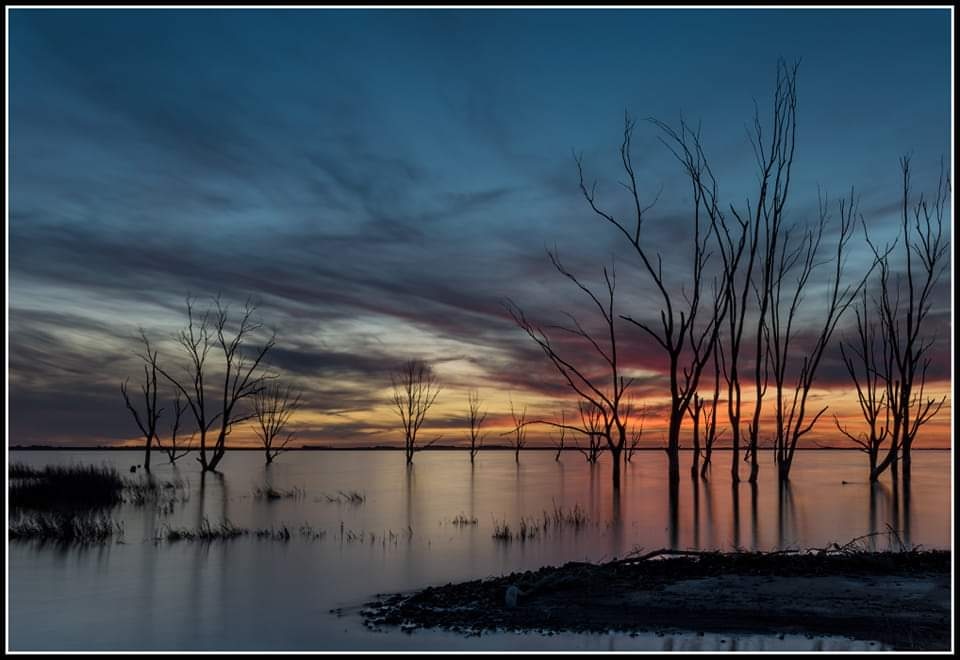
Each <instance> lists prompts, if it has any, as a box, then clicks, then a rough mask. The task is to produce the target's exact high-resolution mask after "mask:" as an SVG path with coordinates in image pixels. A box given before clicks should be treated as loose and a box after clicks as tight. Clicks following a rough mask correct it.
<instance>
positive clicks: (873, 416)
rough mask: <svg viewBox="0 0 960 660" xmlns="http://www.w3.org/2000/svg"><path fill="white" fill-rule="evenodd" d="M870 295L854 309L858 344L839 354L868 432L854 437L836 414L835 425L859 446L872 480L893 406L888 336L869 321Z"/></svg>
mask: <svg viewBox="0 0 960 660" xmlns="http://www.w3.org/2000/svg"><path fill="white" fill-rule="evenodd" d="M867 310H868V305H867V292H866V289H864V291H863V295H862V298H861V303H860V306H859V307H858V308H857V309H855V312H856V316H857V321H856V331H857V339H856V341H849V342H841V344H840V355H841V357H842V359H843V364H844V366H846V368H847V373H848V374H850V378H851V379H852V380H853V384H854V387H855V388H856V390H857V403H858V404H859V406H860V413H861V415H862V416H863V419H864V421H865V422H866V425H867V431H866V432H865V433H864V432H861V433H857V434H854V433H853V432H851V431H850V430H849V429H848V427H847V426H844V425H842V424H840V420H839V418H837V416H836V415H834V417H833V420H834V424H836V426H837V430H839V431H840V432H841V433H842V434H843V435H845V436H846V437H847V438H849V439H850V440H851V441H853V442H854V443H856V444H857V445H859V447H860V449H861V451H863V452H864V453H866V454H867V457H868V460H869V462H870V481H876V480H877V477H878V476H879V474H880V473H879V472H877V464H878V462H879V457H880V450H881V448H882V447H883V444H884V443H885V442H886V440H887V439H888V437H889V436H890V407H889V406H888V405H887V386H886V383H887V382H888V378H889V374H890V366H891V364H890V362H889V358H890V357H891V354H890V350H889V348H890V347H889V345H887V343H886V342H885V341H884V337H885V335H883V334H882V333H880V332H879V331H878V326H879V324H878V323H876V322H871V321H868V319H867V316H866V314H867Z"/></svg>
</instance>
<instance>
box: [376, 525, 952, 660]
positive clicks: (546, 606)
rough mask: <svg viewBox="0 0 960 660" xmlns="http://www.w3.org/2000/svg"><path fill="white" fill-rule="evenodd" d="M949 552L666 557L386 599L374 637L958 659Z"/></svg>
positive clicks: (664, 553)
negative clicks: (681, 642)
mask: <svg viewBox="0 0 960 660" xmlns="http://www.w3.org/2000/svg"><path fill="white" fill-rule="evenodd" d="M950 563H951V555H950V551H945V550H932V551H919V550H911V551H899V552H893V551H891V552H869V551H864V550H862V549H860V548H855V549H851V547H850V544H848V545H847V546H843V547H840V546H837V545H834V546H831V548H829V549H821V550H813V551H806V552H802V553H800V552H784V551H781V552H771V553H759V552H730V553H722V552H692V551H691V552H684V551H673V550H660V551H656V552H653V553H648V554H647V555H644V556H642V557H634V558H627V559H621V560H615V561H611V562H607V563H604V564H591V563H583V562H570V563H567V564H564V565H562V566H556V567H555V566H546V567H543V568H540V569H538V570H534V571H525V572H518V573H512V574H509V575H505V576H501V577H492V578H486V579H483V580H471V581H467V582H461V583H450V584H446V585H443V586H436V587H427V588H425V589H421V590H419V591H416V592H413V593H404V594H390V595H380V594H378V596H377V600H375V601H371V602H368V603H366V604H365V606H364V608H363V609H362V610H361V615H362V616H363V619H364V624H365V625H366V626H367V627H368V628H370V629H372V630H378V629H380V628H381V627H392V626H399V627H400V628H401V629H402V630H404V631H407V632H412V631H413V630H416V629H418V628H440V629H445V630H448V631H452V632H459V633H461V634H465V635H479V634H481V633H483V632H492V631H495V630H510V631H519V632H541V633H546V634H550V633H557V632H608V631H610V630H617V631H621V632H624V633H634V632H635V633H640V632H656V633H680V632H693V633H698V634H703V633H723V634H775V635H786V634H806V635H830V636H844V637H849V638H853V639H858V640H865V641H876V642H880V643H882V644H888V645H890V646H892V647H893V648H894V649H895V650H926V651H937V650H949V648H950V642H951V629H950V607H951V603H952V595H951V566H950Z"/></svg>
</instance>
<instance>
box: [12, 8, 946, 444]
mask: <svg viewBox="0 0 960 660" xmlns="http://www.w3.org/2000/svg"><path fill="white" fill-rule="evenodd" d="M8 21H9V22H8V28H9V42H8V63H9V79H8V85H9V90H8V92H9V93H8V108H7V111H8V121H9V151H8V165H9V167H8V186H9V201H8V204H9V208H8V232H9V243H8V246H9V248H8V249H9V261H8V269H9V270H8V275H9V279H8V282H9V284H8V286H9V298H8V300H9V302H8V305H9V308H8V311H9V328H8V333H9V334H8V339H9V369H8V385H9V410H10V416H9V432H10V434H9V438H8V442H9V443H10V444H11V445H12V444H56V445H70V444H74V445H90V444H104V445H107V444H130V443H133V442H136V441H137V428H136V426H135V424H134V422H133V419H132V418H131V417H130V415H129V413H128V412H127V411H126V409H125V408H124V405H123V400H122V398H121V395H120V390H119V384H120V383H121V382H122V381H123V380H124V379H126V378H131V379H136V378H137V376H138V375H139V370H140V366H139V364H138V362H137V358H136V356H135V351H136V350H137V345H136V336H137V333H138V328H141V327H142V328H143V329H144V331H145V332H146V333H147V334H148V336H150V337H151V339H152V340H153V341H154V343H155V345H156V346H157V347H158V349H159V350H160V355H161V360H162V361H163V364H165V365H168V366H170V368H171V369H174V370H176V369H179V365H181V364H182V356H181V354H180V353H178V351H177V347H176V345H175V344H174V343H173V342H172V337H173V334H174V333H175V332H176V331H177V330H178V329H179V328H180V327H182V325H183V323H184V320H185V315H184V310H185V304H184V301H185V298H186V296H187V295H192V296H194V297H196V298H197V300H198V303H197V304H198V305H200V306H201V307H202V306H204V305H205V304H206V301H208V300H209V299H210V297H211V296H214V295H216V294H217V293H220V294H221V295H222V296H223V298H224V299H225V300H227V301H232V302H233V304H234V309H237V308H238V306H239V305H241V304H242V302H243V301H244V300H245V299H247V298H248V297H252V298H253V299H254V300H256V302H257V303H258V314H259V316H260V318H262V320H263V322H264V324H265V326H267V327H270V328H273V329H275V330H276V332H277V345H276V347H275V349H274V350H272V351H271V352H270V353H269V354H268V359H267V361H268V366H269V369H270V370H271V373H273V374H274V375H276V376H278V377H279V378H280V379H282V380H283V381H284V382H289V383H291V384H293V385H294V386H296V387H297V388H299V389H301V390H302V391H303V400H304V405H303V407H302V409H301V410H300V411H298V413H297V415H296V416H295V417H294V419H293V426H294V427H295V428H296V430H297V437H298V442H302V443H303V444H324V445H341V446H346V445H370V444H391V443H397V442H398V441H400V439H401V435H400V430H399V426H398V423H397V422H398V419H397V418H396V415H395V414H394V413H393V411H392V410H391V408H390V399H389V397H390V373H391V371H392V370H393V369H395V368H396V367H397V366H398V364H399V363H401V362H402V361H404V360H406V359H411V358H417V359H424V360H426V361H428V362H429V363H430V364H431V365H432V366H433V368H434V369H435V371H436V373H437V375H438V378H439V380H440V382H441V383H442V387H443V389H442V391H441V393H440V396H439V398H438V400H437V404H436V407H435V409H434V411H433V413H432V414H431V416H430V418H429V419H428V423H427V425H426V426H427V427H429V428H427V429H426V430H425V433H428V434H430V435H429V437H431V438H432V437H433V436H434V435H436V434H440V435H442V437H443V441H444V442H450V443H458V442H462V441H463V440H464V438H465V431H464V428H463V427H464V426H465V416H466V408H467V393H468V391H469V390H470V389H473V388H476V389H478V390H479V392H480V394H481V397H482V398H483V399H484V401H485V404H486V407H487V408H488V410H489V418H488V419H489V422H488V426H489V427H490V433H489V436H488V440H487V442H491V443H492V442H499V443H507V442H509V438H508V437H506V436H500V435H499V434H500V433H502V432H504V431H505V430H507V429H509V427H510V422H509V404H510V402H511V401H512V402H513V403H514V404H515V405H516V406H517V407H518V408H520V407H522V406H524V405H527V406H528V407H529V412H528V418H534V417H536V418H556V417H557V416H558V415H559V413H560V411H561V410H566V411H567V414H568V415H571V414H573V411H575V410H576V404H575V402H574V399H573V398H572V397H571V394H570V392H569V391H568V390H567V389H566V388H565V387H564V385H563V382H562V381H561V380H560V379H559V377H558V375H557V374H556V373H555V372H554V371H552V368H551V367H550V365H549V364H548V363H547V362H546V361H545V360H544V359H543V356H542V354H541V353H540V352H539V350H538V349H537V347H536V346H535V345H533V344H532V343H531V342H530V340H529V338H527V337H526V336H525V335H524V334H523V332H522V331H521V330H520V329H518V328H517V326H516V325H515V324H514V323H513V322H512V321H511V319H510V317H509V315H508V314H507V313H506V311H505V309H504V301H505V300H507V299H509V300H512V301H514V302H515V303H516V304H517V305H519V306H521V307H522V308H523V309H524V310H525V312H526V313H527V314H528V315H529V316H530V317H531V318H534V319H536V320H537V321H539V322H543V323H550V322H557V321H559V320H562V319H563V316H562V315H563V314H564V313H565V312H570V313H576V314H578V315H582V316H581V318H584V319H589V318H590V316H589V314H590V308H589V307H588V306H587V305H586V304H585V303H586V300H585V298H584V297H583V296H582V295H579V292H578V291H577V290H576V289H575V288H572V286H571V283H570V282H569V281H566V280H564V278H563V277H561V276H560V275H559V274H558V273H557V272H556V271H554V270H553V267H552V266H551V264H550V261H549V259H548V257H547V254H546V249H548V248H549V249H555V250H556V251H557V253H558V254H559V255H560V258H561V259H562V260H563V263H564V264H565V265H566V266H567V267H568V268H569V269H571V270H572V271H574V272H575V273H577V274H578V275H579V276H580V277H582V278H583V279H584V281H586V282H590V283H596V282H597V281H598V278H599V276H600V272H601V271H600V269H601V268H602V266H603V265H604V264H605V263H610V261H611V260H613V261H614V262H615V263H616V264H617V274H618V292H622V297H621V298H620V299H619V301H618V304H619V305H620V307H621V309H623V310H624V313H626V314H632V315H635V316H638V317H644V315H646V317H648V318H649V317H653V318H655V317H656V313H657V310H658V308H657V307H656V305H655V299H653V298H652V297H651V295H650V294H651V290H650V284H649V280H646V279H644V276H643V273H642V272H641V271H640V270H638V269H637V263H636V261H637V260H636V256H635V255H632V254H631V253H630V251H629V250H627V249H626V248H627V245H626V244H625V242H624V241H623V239H622V237H619V236H618V235H617V234H616V232H615V231H614V230H613V228H612V227H610V226H609V225H605V224H603V223H602V222H601V221H600V220H598V218H597V217H596V216H594V215H593V214H592V213H591V212H590V209H589V207H588V206H587V204H586V203H585V201H584V199H583V197H582V196H581V195H580V192H579V189H578V179H577V170H576V165H575V162H574V158H573V153H574V152H576V153H579V154H582V157H583V161H584V164H585V168H586V171H587V172H588V177H590V179H594V178H595V179H596V180H597V182H598V189H597V190H598V194H599V199H601V200H602V202H603V203H605V204H607V205H608V208H611V209H613V210H615V211H620V210H626V209H627V208H628V202H629V200H628V199H627V198H626V197H625V195H624V191H623V190H622V189H621V188H620V187H619V186H618V184H617V182H618V181H619V180H620V179H621V175H622V172H621V171H620V170H619V169H618V167H619V160H618V159H619V154H618V149H619V146H620V140H621V137H622V131H623V117H624V112H625V111H629V112H630V113H631V115H633V116H635V117H637V118H640V119H643V118H647V117H655V118H658V119H661V120H663V121H665V122H668V123H670V124H673V125H676V124H677V122H678V121H679V120H680V118H681V117H683V118H684V120H686V121H688V122H691V123H693V124H697V123H699V125H700V127H701V130H702V135H703V141H704V145H705V149H706V152H707V155H708V157H709V158H710V162H711V166H712V168H713V170H714V171H715V172H716V173H717V174H718V179H719V181H720V186H721V195H722V196H723V198H724V199H725V200H731V201H739V200H742V199H744V198H745V197H746V196H748V195H749V191H750V190H751V186H752V185H754V182H755V173H754V171H753V164H752V163H753V161H752V155H751V150H750V145H749V142H748V136H747V127H748V126H749V125H751V123H752V118H753V113H754V109H755V107H756V108H759V112H760V117H761V120H764V119H765V118H767V117H768V116H769V108H770V103H771V97H772V91H773V86H774V81H775V74H776V64H777V59H778V58H781V57H782V58H785V59H786V60H787V61H789V62H793V61H796V60H798V59H799V60H800V61H801V64H800V69H799V77H798V97H799V101H798V120H797V121H798V137H797V144H798V146H797V154H796V158H795V164H794V181H793V184H792V191H791V199H790V202H789V206H788V217H789V218H790V220H791V221H795V222H798V223H800V224H802V223H804V222H808V221H809V220H810V219H811V218H812V217H813V216H814V214H815V209H816V203H817V195H818V189H819V190H821V191H823V192H824V193H825V194H826V195H827V196H828V197H829V199H831V200H834V202H835V200H836V199H838V198H839V197H840V196H843V195H845V194H848V193H849V191H850V189H851V187H853V188H854V189H855V191H856V194H857V195H859V200H860V211H861V212H862V213H863V216H864V220H865V222H866V223H867V225H868V226H869V228H870V231H871V235H873V236H875V237H877V238H878V239H880V240H883V239H884V238H890V237H892V236H893V234H894V233H895V231H896V223H897V221H898V215H897V213H898V212H897V208H898V203H899V200H900V196H901V190H900V188H899V186H900V179H899V176H900V173H899V169H898V158H900V157H901V156H902V155H904V154H910V155H911V156H912V159H913V160H912V163H913V172H914V180H913V187H914V190H915V191H916V192H921V191H926V192H928V193H930V192H932V191H933V190H934V188H935V186H936V183H937V177H938V174H939V171H940V167H941V163H947V164H949V163H950V162H951V161H950V159H951V150H950V147H951V142H950V139H951V133H950V130H951V127H950V117H951V74H952V71H951V66H950V61H951V58H950V37H951V34H950V21H951V16H950V14H949V11H948V10H930V9H927V10H893V9H883V10H880V9H873V10H812V9H805V10H746V9H744V10H704V9H698V10H679V9H678V10H648V9H643V10H641V9H635V10H628V9H617V10H361V9H357V10H329V9H315V10H308V9H300V10H229V11H228V10H183V9H181V10H89V9H87V10H27V9H12V10H10V12H9V14H8ZM755 104H756V105H755ZM634 159H635V161H636V163H637V166H638V176H639V178H640V186H641V188H642V189H643V190H644V191H645V194H647V195H649V196H651V197H652V196H653V195H655V194H656V193H657V191H658V190H662V192H661V194H660V198H659V201H658V203H657V206H656V207H655V208H654V210H653V211H651V213H650V215H649V220H648V223H647V225H646V228H645V232H646V237H645V240H647V241H649V244H650V245H651V246H654V247H655V249H657V250H658V251H660V252H662V254H663V255H664V264H665V270H666V271H667V273H668V278H669V280H670V282H672V283H673V284H674V285H676V286H677V287H678V288H679V287H680V286H682V283H683V281H684V278H685V277H689V266H688V254H687V251H685V249H684V246H685V245H687V244H688V243H689V241H686V240H684V239H686V238H687V237H688V236H689V233H688V229H689V222H690V221H689V218H690V209H691V201H690V193H689V183H688V182H687V181H686V180H685V179H684V175H683V172H682V170H681V169H680V167H679V166H678V164H677V162H676V161H675V160H674V159H673V157H672V156H671V154H670V153H669V151H668V150H667V149H666V148H665V147H664V145H663V144H662V143H661V142H660V141H659V139H658V133H657V130H656V128H655V126H653V125H652V124H649V123H647V122H643V121H641V122H640V123H639V125H638V127H637V132H636V135H635V138H634ZM834 202H831V203H834ZM831 236H833V235H832V234H830V233H828V241H829V239H830V237H831ZM868 256H869V253H868V251H867V250H866V246H865V244H864V242H863V240H862V238H861V237H860V236H858V237H856V238H855V239H854V241H853V243H852V244H851V250H850V255H849V259H848V261H847V263H846V264H845V268H847V269H848V271H847V272H848V273H850V276H851V277H853V276H854V275H856V274H857V273H860V272H862V269H864V268H866V267H867V265H868ZM949 277H950V275H947V279H946V280H945V281H944V282H943V283H942V284H941V286H940V287H938V289H937V291H936V294H935V299H934V307H933V312H932V315H931V317H930V319H931V320H930V325H929V328H928V330H929V333H930V335H931V336H935V337H936V338H937V339H936V344H935V345H934V348H933V355H934V357H935V359H934V361H933V366H932V368H931V372H930V374H929V380H930V381H931V387H932V388H933V391H935V392H942V393H944V394H946V393H948V392H949V380H950V366H949V365H950V364H951V363H952V361H951V359H950V302H949V300H950V299H949V291H950V282H949ZM816 286H817V283H816V282H815V283H814V288H813V290H812V292H813V295H812V296H811V297H809V298H808V302H807V306H806V307H805V311H804V313H803V314H802V316H803V318H805V319H806V320H807V321H812V322H815V320H816V318H817V313H818V311H819V309H818V306H817V305H816V304H815V302H814V301H816V299H817V296H816V291H817V289H816ZM851 321H852V316H848V317H845V319H844V320H843V322H842V323H841V325H840V328H839V329H838V337H844V336H849V333H850V323H851ZM585 322H586V323H589V321H585ZM637 333H638V331H637V330H636V329H632V328H630V327H627V326H623V327H622V337H623V338H622V340H621V341H622V342H623V344H624V346H625V349H624V353H625V355H627V356H628V358H627V361H628V362H629V365H628V366H629V369H630V370H631V373H633V374H634V375H636V376H637V377H638V385H637V386H636V388H635V395H636V397H637V401H638V403H640V404H644V403H645V404H647V405H648V406H649V410H650V411H651V414H650V419H649V420H648V423H647V426H646V431H645V435H644V439H645V443H646V444H649V445H651V446H659V445H661V444H663V423H662V415H658V412H657V411H658V410H662V404H663V397H664V393H665V391H666V390H665V386H664V383H665V381H664V361H663V358H662V355H661V354H659V353H658V352H657V350H656V346H655V345H653V344H652V343H651V342H650V341H649V340H647V339H645V338H644V337H642V336H640V335H638V334H637ZM584 359H586V358H584ZM164 394H165V395H166V396H169V395H170V393H169V392H164ZM811 397H812V399H813V400H814V401H815V402H823V403H824V404H826V403H829V405H831V406H832V407H831V410H830V412H829V413H828V415H827V416H825V417H824V418H823V420H821V422H820V424H819V425H818V427H817V430H816V431H815V433H813V434H811V437H812V438H813V439H814V440H816V441H819V442H822V443H826V444H840V440H839V439H838V437H837V436H838V434H837V433H836V430H835V428H834V427H833V422H832V419H831V415H832V414H834V413H836V414H837V415H838V416H840V417H841V418H843V419H848V420H850V421H851V422H853V421H855V419H856V415H855V409H854V408H853V407H852V406H853V399H852V398H851V389H850V381H849V378H848V377H847V375H846V373H845V371H844V370H843V367H842V364H841V363H840V361H839V355H838V353H837V352H836V351H835V350H831V352H829V353H828V355H827V356H826V358H825V362H824V365H823V367H822V369H821V374H820V378H819V379H818V381H817V383H816V386H815V387H814V390H813V392H812V394H811ZM949 408H950V402H949V401H948V403H947V405H946V406H945V407H944V410H943V413H942V414H941V415H940V416H939V417H938V418H937V419H936V420H935V421H934V422H933V423H931V425H930V426H929V427H928V430H926V431H925V432H924V435H923V436H922V437H921V438H920V439H919V440H918V445H920V446H942V447H945V446H949ZM167 409H168V412H167V413H166V415H165V417H164V419H163V420H162V421H161V430H163V429H164V428H166V427H165V425H168V424H169V423H170V413H169V409H170V406H169V405H167ZM721 425H722V422H721ZM531 437H532V441H533V442H534V443H542V444H549V443H550V442H551V441H552V439H551V437H550V433H549V432H548V430H547V429H543V430H541V429H537V430H533V431H531ZM252 440H253V435H252V431H251V430H250V429H249V428H246V427H244V428H238V429H237V430H236V431H235V432H234V434H233V436H231V442H233V443H235V444H246V443H249V442H251V441H252Z"/></svg>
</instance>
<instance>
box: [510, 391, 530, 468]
mask: <svg viewBox="0 0 960 660" xmlns="http://www.w3.org/2000/svg"><path fill="white" fill-rule="evenodd" d="M510 417H512V418H513V430H512V431H511V433H513V457H514V459H515V460H516V461H517V463H519V462H520V450H521V449H523V447H524V445H525V444H526V442H527V407H526V406H524V407H523V409H522V410H520V411H519V412H517V410H516V408H514V406H513V399H511V400H510Z"/></svg>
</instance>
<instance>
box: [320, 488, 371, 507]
mask: <svg viewBox="0 0 960 660" xmlns="http://www.w3.org/2000/svg"><path fill="white" fill-rule="evenodd" d="M323 497H324V499H326V501H327V502H331V503H337V504H363V503H364V502H366V501H367V496H366V495H364V494H363V493H361V492H360V491H356V490H350V491H342V490H339V491H337V493H336V494H335V495H330V494H328V493H324V494H323ZM314 501H315V502H319V501H320V500H319V499H317V500H314Z"/></svg>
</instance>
